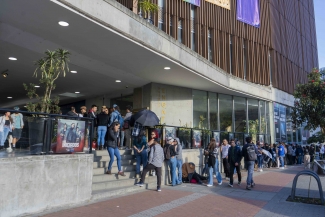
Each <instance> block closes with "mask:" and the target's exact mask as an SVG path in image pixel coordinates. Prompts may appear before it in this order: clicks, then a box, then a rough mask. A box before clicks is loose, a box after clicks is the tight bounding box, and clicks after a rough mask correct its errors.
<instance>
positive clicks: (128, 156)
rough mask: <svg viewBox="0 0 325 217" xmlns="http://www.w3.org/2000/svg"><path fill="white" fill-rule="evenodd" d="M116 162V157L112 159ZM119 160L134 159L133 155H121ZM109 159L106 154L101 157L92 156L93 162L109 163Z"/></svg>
mask: <svg viewBox="0 0 325 217" xmlns="http://www.w3.org/2000/svg"><path fill="white" fill-rule="evenodd" d="M114 158H115V160H116V157H114ZM121 159H122V160H132V159H135V157H134V156H133V155H121ZM109 160H110V157H109V155H108V153H107V154H106V155H103V156H94V162H95V161H109Z"/></svg>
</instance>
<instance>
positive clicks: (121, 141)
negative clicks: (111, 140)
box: [120, 130, 124, 147]
mask: <svg viewBox="0 0 325 217" xmlns="http://www.w3.org/2000/svg"><path fill="white" fill-rule="evenodd" d="M120 132H121V136H120V147H122V146H123V145H124V131H122V130H121V131H120Z"/></svg>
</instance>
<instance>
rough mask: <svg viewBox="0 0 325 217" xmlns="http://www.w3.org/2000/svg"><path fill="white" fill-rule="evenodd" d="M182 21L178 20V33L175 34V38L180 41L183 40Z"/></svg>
mask: <svg viewBox="0 0 325 217" xmlns="http://www.w3.org/2000/svg"><path fill="white" fill-rule="evenodd" d="M182 24H183V22H182V20H181V19H180V20H178V33H177V34H178V35H177V40H178V41H179V42H180V43H182V42H183V26H182Z"/></svg>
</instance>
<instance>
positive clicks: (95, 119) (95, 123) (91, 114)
mask: <svg viewBox="0 0 325 217" xmlns="http://www.w3.org/2000/svg"><path fill="white" fill-rule="evenodd" d="M88 118H93V119H94V126H95V127H96V126H97V118H96V114H95V115H93V113H92V112H88Z"/></svg>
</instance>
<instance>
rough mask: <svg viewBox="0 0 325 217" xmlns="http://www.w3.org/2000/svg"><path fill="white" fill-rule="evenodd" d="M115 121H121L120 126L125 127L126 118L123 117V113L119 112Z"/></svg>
mask: <svg viewBox="0 0 325 217" xmlns="http://www.w3.org/2000/svg"><path fill="white" fill-rule="evenodd" d="M114 122H119V123H120V128H122V127H123V125H124V119H123V118H122V116H121V114H118V115H117V117H116V118H115V120H114Z"/></svg>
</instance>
